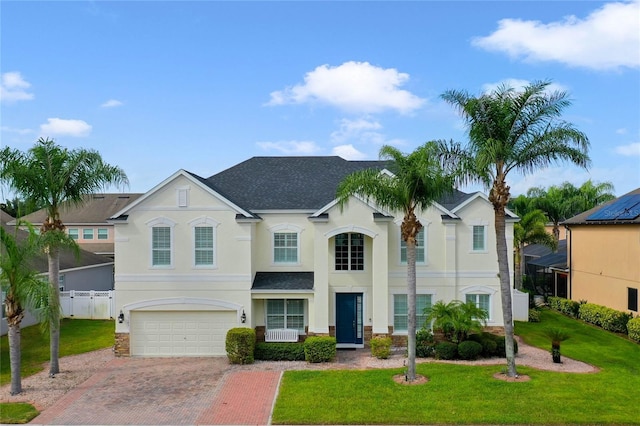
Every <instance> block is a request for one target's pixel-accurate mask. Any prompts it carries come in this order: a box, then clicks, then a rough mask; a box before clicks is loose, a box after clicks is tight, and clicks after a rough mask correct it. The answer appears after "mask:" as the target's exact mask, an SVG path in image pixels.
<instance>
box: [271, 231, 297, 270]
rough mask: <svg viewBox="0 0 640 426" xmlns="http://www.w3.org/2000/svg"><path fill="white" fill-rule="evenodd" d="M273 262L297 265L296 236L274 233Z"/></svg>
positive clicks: (292, 233)
mask: <svg viewBox="0 0 640 426" xmlns="http://www.w3.org/2000/svg"><path fill="white" fill-rule="evenodd" d="M273 262H274V263H298V234H297V233H295V232H275V233H274V234H273Z"/></svg>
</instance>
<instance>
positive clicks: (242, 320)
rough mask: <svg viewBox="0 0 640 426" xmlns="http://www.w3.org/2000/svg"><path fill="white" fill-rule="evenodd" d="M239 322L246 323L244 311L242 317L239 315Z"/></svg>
mask: <svg viewBox="0 0 640 426" xmlns="http://www.w3.org/2000/svg"><path fill="white" fill-rule="evenodd" d="M240 322H241V323H243V324H244V323H245V322H247V314H245V313H244V309H243V310H242V315H240Z"/></svg>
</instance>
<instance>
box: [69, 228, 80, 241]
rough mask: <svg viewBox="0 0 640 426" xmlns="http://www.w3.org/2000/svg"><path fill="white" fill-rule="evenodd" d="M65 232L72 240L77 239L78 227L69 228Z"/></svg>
mask: <svg viewBox="0 0 640 426" xmlns="http://www.w3.org/2000/svg"><path fill="white" fill-rule="evenodd" d="M67 233H68V234H69V237H70V238H71V239H72V240H77V239H78V235H79V234H78V228H69V229H68V230H67Z"/></svg>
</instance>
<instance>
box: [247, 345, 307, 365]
mask: <svg viewBox="0 0 640 426" xmlns="http://www.w3.org/2000/svg"><path fill="white" fill-rule="evenodd" d="M254 358H255V359H259V360H262V361H304V346H303V344H302V343H291V342H282V343H278V342H273V343H271V342H270V343H265V342H258V343H256V349H255V352H254Z"/></svg>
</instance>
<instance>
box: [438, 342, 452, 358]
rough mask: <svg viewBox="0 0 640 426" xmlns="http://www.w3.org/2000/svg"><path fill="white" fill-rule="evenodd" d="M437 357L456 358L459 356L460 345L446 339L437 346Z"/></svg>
mask: <svg viewBox="0 0 640 426" xmlns="http://www.w3.org/2000/svg"><path fill="white" fill-rule="evenodd" d="M435 357H436V359H456V358H457V357H458V345H457V344H455V343H453V342H449V341H444V342H440V343H438V344H437V345H436V346H435Z"/></svg>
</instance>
